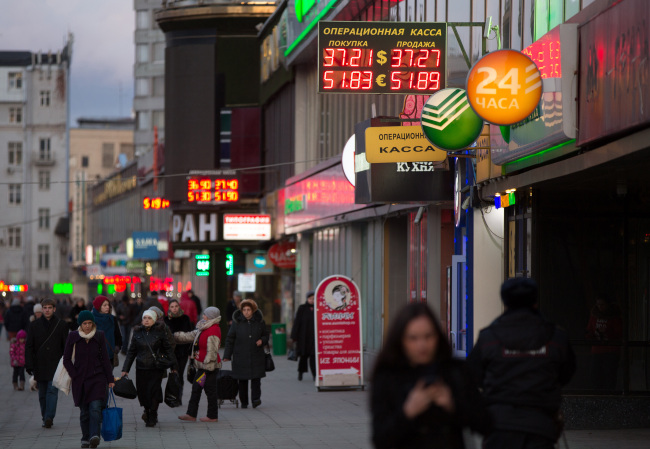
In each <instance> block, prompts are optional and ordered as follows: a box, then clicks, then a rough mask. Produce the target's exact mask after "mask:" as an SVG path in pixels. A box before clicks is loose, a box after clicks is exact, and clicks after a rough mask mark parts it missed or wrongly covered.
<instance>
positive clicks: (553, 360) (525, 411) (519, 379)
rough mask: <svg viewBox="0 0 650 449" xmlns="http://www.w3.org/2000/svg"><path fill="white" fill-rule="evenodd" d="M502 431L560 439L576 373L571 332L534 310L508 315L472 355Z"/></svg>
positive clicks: (483, 333) (482, 338) (489, 329)
mask: <svg viewBox="0 0 650 449" xmlns="http://www.w3.org/2000/svg"><path fill="white" fill-rule="evenodd" d="M468 362H469V364H470V366H471V368H472V371H473V372H474V375H475V376H476V381H477V383H478V385H479V387H482V389H483V396H484V397H485V400H486V402H487V404H488V408H489V410H490V412H491V413H492V416H493V418H494V423H495V428H496V429H498V430H506V431H508V430H509V431H518V432H526V433H532V434H537V435H541V436H544V437H546V438H550V439H553V440H555V439H556V438H557V431H558V428H557V424H556V421H555V417H556V415H557V412H558V410H559V408H560V401H561V389H562V386H564V385H566V384H567V383H568V382H569V380H571V377H572V376H573V373H574V372H575V367H576V362H575V354H574V353H573V349H572V348H571V345H570V344H569V339H568V335H567V333H566V332H565V331H564V330H562V329H560V328H559V327H557V326H556V325H555V324H553V323H551V322H550V321H547V320H546V319H545V318H544V317H543V316H542V315H541V314H540V313H539V312H538V311H536V310H534V309H532V308H520V309H513V310H509V311H506V312H505V313H504V314H503V315H501V316H500V317H498V318H497V319H496V320H495V321H494V322H492V324H491V325H490V326H488V327H487V328H485V329H483V330H482V331H481V332H480V334H479V337H478V340H477V342H476V345H475V346H474V349H473V350H472V352H471V354H470V355H469V357H468Z"/></svg>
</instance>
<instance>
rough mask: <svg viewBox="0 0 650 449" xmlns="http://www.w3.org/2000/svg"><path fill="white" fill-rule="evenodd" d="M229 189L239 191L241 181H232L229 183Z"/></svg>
mask: <svg viewBox="0 0 650 449" xmlns="http://www.w3.org/2000/svg"><path fill="white" fill-rule="evenodd" d="M228 187H229V188H230V189H232V190H237V188H238V187H239V181H237V180H236V179H233V180H232V181H229V182H228Z"/></svg>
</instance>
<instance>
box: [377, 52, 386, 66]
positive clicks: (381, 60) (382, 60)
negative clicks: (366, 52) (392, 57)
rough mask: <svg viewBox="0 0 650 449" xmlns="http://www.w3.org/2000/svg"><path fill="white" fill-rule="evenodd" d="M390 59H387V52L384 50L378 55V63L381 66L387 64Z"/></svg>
mask: <svg viewBox="0 0 650 449" xmlns="http://www.w3.org/2000/svg"><path fill="white" fill-rule="evenodd" d="M386 61H388V59H387V58H386V52H385V51H384V50H382V51H380V52H378V53H377V62H378V63H379V64H381V65H384V64H386Z"/></svg>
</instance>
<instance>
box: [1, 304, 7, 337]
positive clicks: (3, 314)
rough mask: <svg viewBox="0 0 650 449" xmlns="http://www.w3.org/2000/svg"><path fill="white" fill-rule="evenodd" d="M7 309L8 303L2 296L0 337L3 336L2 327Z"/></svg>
mask: <svg viewBox="0 0 650 449" xmlns="http://www.w3.org/2000/svg"><path fill="white" fill-rule="evenodd" d="M6 311H7V304H5V300H4V298H0V338H2V328H3V327H4V324H5V312H6Z"/></svg>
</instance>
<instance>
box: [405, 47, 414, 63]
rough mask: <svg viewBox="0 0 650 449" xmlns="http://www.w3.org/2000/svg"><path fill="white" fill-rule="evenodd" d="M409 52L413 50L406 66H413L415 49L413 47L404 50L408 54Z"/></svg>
mask: <svg viewBox="0 0 650 449" xmlns="http://www.w3.org/2000/svg"><path fill="white" fill-rule="evenodd" d="M408 52H411V56H410V57H409V62H408V64H407V65H406V67H413V55H414V54H415V51H414V50H413V49H411V48H407V49H405V50H404V53H407V54H408Z"/></svg>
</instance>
